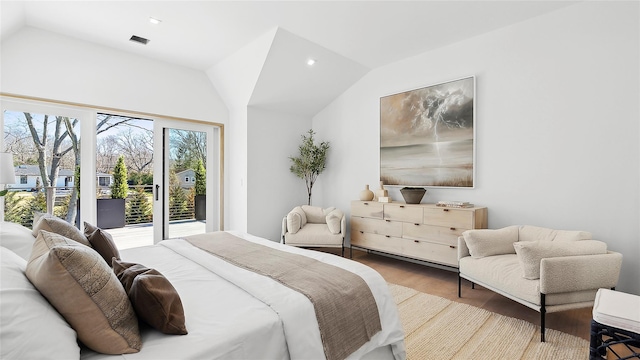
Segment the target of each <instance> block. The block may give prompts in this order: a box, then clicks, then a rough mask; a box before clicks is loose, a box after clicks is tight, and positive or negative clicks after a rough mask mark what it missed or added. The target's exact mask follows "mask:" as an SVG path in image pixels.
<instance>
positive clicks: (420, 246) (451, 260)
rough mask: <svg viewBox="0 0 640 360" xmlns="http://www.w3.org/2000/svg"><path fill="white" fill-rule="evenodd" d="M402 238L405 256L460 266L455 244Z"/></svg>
mask: <svg viewBox="0 0 640 360" xmlns="http://www.w3.org/2000/svg"><path fill="white" fill-rule="evenodd" d="M402 240H403V241H402V252H403V253H404V254H405V256H409V257H412V258H415V259H420V260H426V261H430V262H434V263H438V264H442V265H447V266H453V267H458V249H457V247H455V246H449V245H442V244H436V243H431V242H428V241H421V240H409V239H402Z"/></svg>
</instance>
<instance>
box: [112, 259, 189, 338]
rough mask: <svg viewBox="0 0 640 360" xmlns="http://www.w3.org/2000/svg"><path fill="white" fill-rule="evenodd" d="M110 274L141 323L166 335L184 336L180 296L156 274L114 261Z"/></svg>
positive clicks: (141, 267)
mask: <svg viewBox="0 0 640 360" xmlns="http://www.w3.org/2000/svg"><path fill="white" fill-rule="evenodd" d="M113 271H114V272H115V274H116V276H117V277H118V279H119V280H120V282H121V283H122V285H123V286H124V290H125V291H126V292H127V294H128V295H129V300H131V303H132V304H133V309H134V310H135V311H136V314H137V315H138V318H139V319H140V320H142V321H144V322H146V323H147V324H149V325H151V326H152V327H154V328H156V329H158V330H160V331H162V332H163V333H165V334H170V335H185V334H187V328H186V326H185V324H184V309H183V308H182V301H181V300H180V296H179V295H178V292H177V291H176V289H175V288H174V287H173V285H171V283H170V282H169V280H167V278H165V277H164V276H163V275H162V274H161V273H160V272H159V271H157V270H155V269H150V268H148V267H146V266H144V265H140V264H136V263H128V262H124V261H118V260H117V259H113Z"/></svg>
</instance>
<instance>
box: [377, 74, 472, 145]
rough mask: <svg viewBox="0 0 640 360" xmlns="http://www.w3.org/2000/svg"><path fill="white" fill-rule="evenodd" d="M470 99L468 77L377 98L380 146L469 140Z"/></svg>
mask: <svg viewBox="0 0 640 360" xmlns="http://www.w3.org/2000/svg"><path fill="white" fill-rule="evenodd" d="M473 96H474V78H473V77H470V78H466V79H461V80H456V81H452V82H448V83H444V84H439V85H435V86H430V87H425V88H421V89H416V90H412V91H407V92H404V93H399V94H395V95H389V96H386V97H382V98H380V144H381V146H383V147H384V146H402V145H412V144H425V143H432V142H438V141H448V140H451V139H457V140H461V137H462V138H466V137H467V136H470V137H471V138H472V137H473V131H472V129H473ZM470 130H471V131H470Z"/></svg>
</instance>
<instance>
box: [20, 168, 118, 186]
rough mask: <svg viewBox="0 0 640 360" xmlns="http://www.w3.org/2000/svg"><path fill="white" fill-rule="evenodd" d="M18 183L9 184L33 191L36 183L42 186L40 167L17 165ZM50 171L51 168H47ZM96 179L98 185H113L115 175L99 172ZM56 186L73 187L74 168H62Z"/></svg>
mask: <svg viewBox="0 0 640 360" xmlns="http://www.w3.org/2000/svg"><path fill="white" fill-rule="evenodd" d="M15 172H16V183H15V184H11V185H9V187H10V188H11V189H18V190H27V191H31V190H34V189H35V188H36V183H37V182H38V180H39V181H40V185H41V186H42V178H41V176H40V167H39V166H38V165H18V166H16V167H15ZM47 172H50V169H47ZM96 180H97V184H98V187H105V186H107V187H108V186H111V184H112V183H113V176H112V175H110V174H104V173H97V174H96ZM55 186H56V187H67V188H71V187H73V186H74V172H73V170H68V169H60V171H59V172H58V178H57V179H56V182H55Z"/></svg>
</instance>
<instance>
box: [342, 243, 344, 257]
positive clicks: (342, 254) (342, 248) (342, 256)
mask: <svg viewBox="0 0 640 360" xmlns="http://www.w3.org/2000/svg"><path fill="white" fill-rule="evenodd" d="M342 257H344V245H342Z"/></svg>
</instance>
